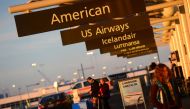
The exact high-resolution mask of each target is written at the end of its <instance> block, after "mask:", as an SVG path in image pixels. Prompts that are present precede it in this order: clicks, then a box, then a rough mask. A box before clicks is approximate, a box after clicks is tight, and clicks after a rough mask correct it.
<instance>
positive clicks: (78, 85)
mask: <svg viewBox="0 0 190 109" xmlns="http://www.w3.org/2000/svg"><path fill="white" fill-rule="evenodd" d="M79 88H82V84H81V83H78V84H76V85H75V86H74V87H73V89H79Z"/></svg>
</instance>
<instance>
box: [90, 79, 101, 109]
mask: <svg viewBox="0 0 190 109" xmlns="http://www.w3.org/2000/svg"><path fill="white" fill-rule="evenodd" d="M87 81H88V82H89V83H90V84H91V90H90V91H89V94H90V95H91V97H92V103H93V109H97V108H98V94H99V90H100V86H99V82H98V81H96V80H94V79H93V78H91V77H88V78H87Z"/></svg>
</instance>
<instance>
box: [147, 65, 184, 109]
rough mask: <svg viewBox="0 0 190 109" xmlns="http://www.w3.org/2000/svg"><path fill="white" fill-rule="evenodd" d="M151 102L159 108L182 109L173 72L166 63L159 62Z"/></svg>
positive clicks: (152, 87)
mask: <svg viewBox="0 0 190 109" xmlns="http://www.w3.org/2000/svg"><path fill="white" fill-rule="evenodd" d="M150 94H151V95H150V96H151V98H150V99H151V103H152V105H153V107H156V108H157V109H181V107H182V105H181V100H180V98H179V92H178V90H177V89H176V86H175V81H174V80H173V76H172V72H171V71H170V69H169V68H168V67H167V66H166V65H165V64H158V65H157V67H156V69H155V73H154V78H153V83H152V86H151V93H150Z"/></svg>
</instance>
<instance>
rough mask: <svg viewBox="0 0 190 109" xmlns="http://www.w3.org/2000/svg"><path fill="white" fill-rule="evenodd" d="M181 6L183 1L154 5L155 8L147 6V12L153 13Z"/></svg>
mask: <svg viewBox="0 0 190 109" xmlns="http://www.w3.org/2000/svg"><path fill="white" fill-rule="evenodd" d="M180 4H183V0H177V1H171V2H165V3H161V4H157V5H153V6H147V7H146V11H153V10H157V9H162V8H166V7H170V6H175V5H180Z"/></svg>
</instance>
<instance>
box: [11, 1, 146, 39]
mask: <svg viewBox="0 0 190 109" xmlns="http://www.w3.org/2000/svg"><path fill="white" fill-rule="evenodd" d="M145 11H146V9H145V3H144V0H92V1H86V0H85V1H81V2H79V3H75V4H72V5H66V6H65V5H63V6H60V7H56V8H52V9H47V10H41V11H36V12H32V13H27V14H21V15H15V16H14V17H15V22H16V27H17V32H18V36H19V37H22V36H26V35H32V34H36V33H42V32H47V31H52V30H57V29H63V28H68V27H72V26H77V25H85V24H88V23H94V22H99V21H105V20H108V19H112V18H117V17H126V16H128V15H131V14H135V13H139V12H145Z"/></svg>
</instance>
